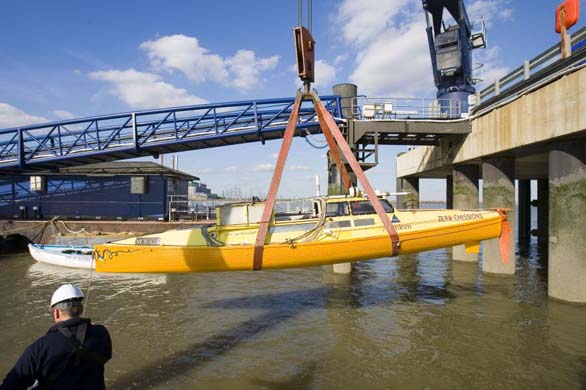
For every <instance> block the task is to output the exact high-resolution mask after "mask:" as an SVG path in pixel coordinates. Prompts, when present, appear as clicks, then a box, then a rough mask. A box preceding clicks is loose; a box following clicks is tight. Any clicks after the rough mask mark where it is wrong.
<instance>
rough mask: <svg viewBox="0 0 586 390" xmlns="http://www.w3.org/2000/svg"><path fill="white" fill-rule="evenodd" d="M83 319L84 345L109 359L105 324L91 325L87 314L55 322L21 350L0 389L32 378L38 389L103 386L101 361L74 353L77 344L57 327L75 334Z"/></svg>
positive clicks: (27, 382) (28, 383)
mask: <svg viewBox="0 0 586 390" xmlns="http://www.w3.org/2000/svg"><path fill="white" fill-rule="evenodd" d="M82 322H85V323H87V329H86V335H85V338H84V342H83V345H84V347H85V348H87V350H89V351H91V352H89V354H91V355H92V356H94V357H95V356H99V357H103V358H104V360H109V359H110V358H111V357H112V341H111V340H110V334H109V333H108V331H107V330H106V328H105V327H103V326H102V325H92V324H91V322H90V320H89V319H86V318H73V319H70V320H67V321H62V322H58V323H57V324H55V325H53V326H52V327H51V328H49V330H48V331H47V334H46V335H44V336H43V337H41V338H40V339H38V340H37V341H35V342H34V343H33V344H31V345H30V346H29V347H28V348H27V349H26V350H25V351H24V353H23V354H22V356H21V357H20V359H18V361H17V362H16V365H15V366H14V368H13V369H12V370H10V372H9V373H8V375H6V378H5V379H4V381H3V382H2V384H1V385H0V390H8V389H26V388H27V387H30V386H32V385H33V384H34V382H35V380H37V381H38V386H39V387H38V388H39V389H57V388H58V389H104V388H105V384H104V363H100V362H99V361H97V360H96V359H90V358H87V357H86V355H87V354H85V355H83V356H84V357H83V358H79V354H76V353H75V352H76V350H79V348H76V346H75V343H74V342H73V341H72V340H70V339H69V338H68V337H66V336H65V335H63V334H62V333H61V331H59V328H62V327H64V328H68V329H69V331H70V332H71V333H72V334H73V336H75V335H76V334H77V330H78V328H79V325H80V324H82ZM78 347H79V345H78Z"/></svg>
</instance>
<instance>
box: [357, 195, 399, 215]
mask: <svg viewBox="0 0 586 390" xmlns="http://www.w3.org/2000/svg"><path fill="white" fill-rule="evenodd" d="M380 203H381V205H382V206H383V209H384V210H385V213H392V212H394V211H395V210H394V209H393V206H391V204H390V203H389V202H387V201H386V200H385V199H381V200H380ZM350 207H352V214H354V215H365V214H376V210H375V209H374V206H373V205H372V203H370V201H369V200H360V201H355V202H350Z"/></svg>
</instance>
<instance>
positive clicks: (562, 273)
mask: <svg viewBox="0 0 586 390" xmlns="http://www.w3.org/2000/svg"><path fill="white" fill-rule="evenodd" d="M585 194H586V142H585V141H578V142H575V141H573V142H565V143H559V144H556V145H554V146H553V147H552V148H551V149H550V152H549V211H550V213H549V256H548V261H549V268H548V269H549V271H548V278H549V279H548V294H549V296H550V297H552V298H554V299H559V300H562V301H569V302H576V303H586V246H585V244H584V237H586V217H585V216H586V195H585Z"/></svg>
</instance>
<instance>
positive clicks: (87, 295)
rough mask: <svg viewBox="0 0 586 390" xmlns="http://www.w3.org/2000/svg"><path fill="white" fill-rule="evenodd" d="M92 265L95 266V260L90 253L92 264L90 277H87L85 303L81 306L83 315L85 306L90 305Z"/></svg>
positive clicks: (85, 309) (85, 310)
mask: <svg viewBox="0 0 586 390" xmlns="http://www.w3.org/2000/svg"><path fill="white" fill-rule="evenodd" d="M94 267H95V260H94V256H93V254H92V264H91V268H90V277H89V281H88V286H87V293H86V294H85V305H84V306H83V313H82V315H83V316H85V313H86V312H87V308H88V306H89V305H90V291H91V289H92V280H93V277H94Z"/></svg>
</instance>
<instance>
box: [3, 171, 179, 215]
mask: <svg viewBox="0 0 586 390" xmlns="http://www.w3.org/2000/svg"><path fill="white" fill-rule="evenodd" d="M172 180H176V185H171V184H170V182H171V181H172ZM130 181H131V176H108V177H102V176H96V177H88V176H65V175H54V176H46V183H45V186H44V190H43V191H33V190H31V184H30V176H19V175H15V176H10V177H2V178H0V218H6V219H12V218H24V219H50V218H53V217H59V218H62V219H100V218H101V219H138V218H144V219H158V218H163V217H165V215H166V209H167V203H168V201H167V194H168V191H169V190H170V191H169V193H171V191H172V192H173V194H175V195H185V196H187V181H185V180H181V179H171V178H168V177H165V176H148V177H147V185H146V193H145V194H132V193H131V190H130Z"/></svg>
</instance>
